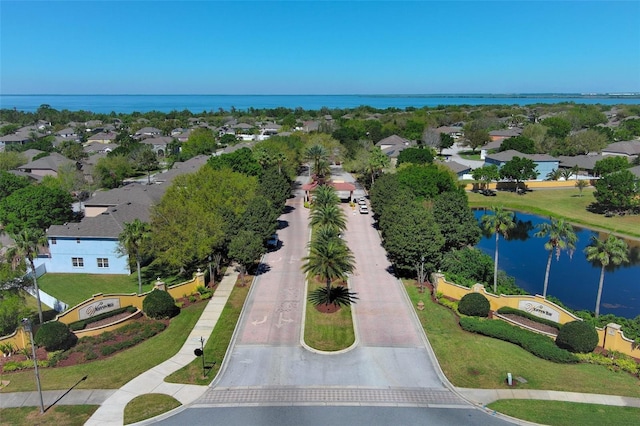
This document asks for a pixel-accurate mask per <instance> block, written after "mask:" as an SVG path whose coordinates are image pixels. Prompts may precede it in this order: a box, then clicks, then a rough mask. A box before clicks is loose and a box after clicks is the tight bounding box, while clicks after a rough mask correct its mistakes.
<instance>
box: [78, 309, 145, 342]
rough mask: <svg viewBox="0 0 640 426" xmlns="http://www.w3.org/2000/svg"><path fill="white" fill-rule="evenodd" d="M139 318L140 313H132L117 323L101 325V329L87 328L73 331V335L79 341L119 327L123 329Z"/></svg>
mask: <svg viewBox="0 0 640 426" xmlns="http://www.w3.org/2000/svg"><path fill="white" fill-rule="evenodd" d="M141 316H142V311H137V312H133V313H132V314H131V315H129V316H127V317H126V318H122V319H121V320H120V321H118V322H114V323H111V324H107V325H103V326H102V327H96V328H88V329H86V330H78V331H74V332H73V334H75V335H76V337H78V339H80V338H82V337H88V336H97V335H98V334H102V333H105V332H107V331H112V330H115V329H118V328H120V327H124V326H125V325H127V324H128V323H130V322H131V321H133V320H135V319H137V318H140V317H141Z"/></svg>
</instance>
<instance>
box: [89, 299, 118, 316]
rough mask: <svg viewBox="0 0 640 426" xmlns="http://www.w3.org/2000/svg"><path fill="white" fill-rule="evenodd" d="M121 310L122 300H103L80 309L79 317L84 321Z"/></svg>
mask: <svg viewBox="0 0 640 426" xmlns="http://www.w3.org/2000/svg"><path fill="white" fill-rule="evenodd" d="M119 308H120V299H102V300H99V301H97V302H93V303H90V304H88V305H86V306H83V307H82V308H80V312H79V316H80V319H81V320H83V319H87V318H91V317H94V316H96V315H99V314H102V313H105V312H109V311H114V310H116V309H119Z"/></svg>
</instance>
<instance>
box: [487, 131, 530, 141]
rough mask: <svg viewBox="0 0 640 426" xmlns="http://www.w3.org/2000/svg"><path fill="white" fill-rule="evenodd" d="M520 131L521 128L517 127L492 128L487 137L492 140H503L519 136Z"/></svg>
mask: <svg viewBox="0 0 640 426" xmlns="http://www.w3.org/2000/svg"><path fill="white" fill-rule="evenodd" d="M521 133H522V129H519V128H513V129H501V130H492V131H490V132H489V138H491V140H492V141H503V140H505V139H508V138H513V137H516V136H520V134H521Z"/></svg>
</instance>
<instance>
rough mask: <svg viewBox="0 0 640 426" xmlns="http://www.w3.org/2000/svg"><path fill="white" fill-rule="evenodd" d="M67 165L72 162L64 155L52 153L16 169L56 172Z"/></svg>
mask: <svg viewBox="0 0 640 426" xmlns="http://www.w3.org/2000/svg"><path fill="white" fill-rule="evenodd" d="M68 163H73V161H72V160H69V159H68V158H67V157H65V156H64V155H61V154H58V153H57V152H52V153H51V154H49V155H47V156H46V157H42V158H38V159H37V160H36V161H31V162H29V163H27V164H24V165H22V166H20V167H18V170H54V171H56V172H57V171H58V168H59V167H60V166H61V165H63V164H68Z"/></svg>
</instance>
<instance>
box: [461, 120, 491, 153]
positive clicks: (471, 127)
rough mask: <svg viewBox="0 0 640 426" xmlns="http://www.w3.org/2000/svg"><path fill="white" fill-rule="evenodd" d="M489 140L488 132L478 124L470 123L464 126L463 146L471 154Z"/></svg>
mask: <svg viewBox="0 0 640 426" xmlns="http://www.w3.org/2000/svg"><path fill="white" fill-rule="evenodd" d="M490 140H491V137H490V136H489V132H488V131H487V129H486V128H484V127H482V124H481V123H479V122H474V121H472V122H470V123H468V124H466V125H465V126H464V144H465V146H468V147H470V148H471V150H472V151H473V152H476V149H478V148H480V147H481V146H484V145H486V144H487V143H488V142H489V141H490Z"/></svg>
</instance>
